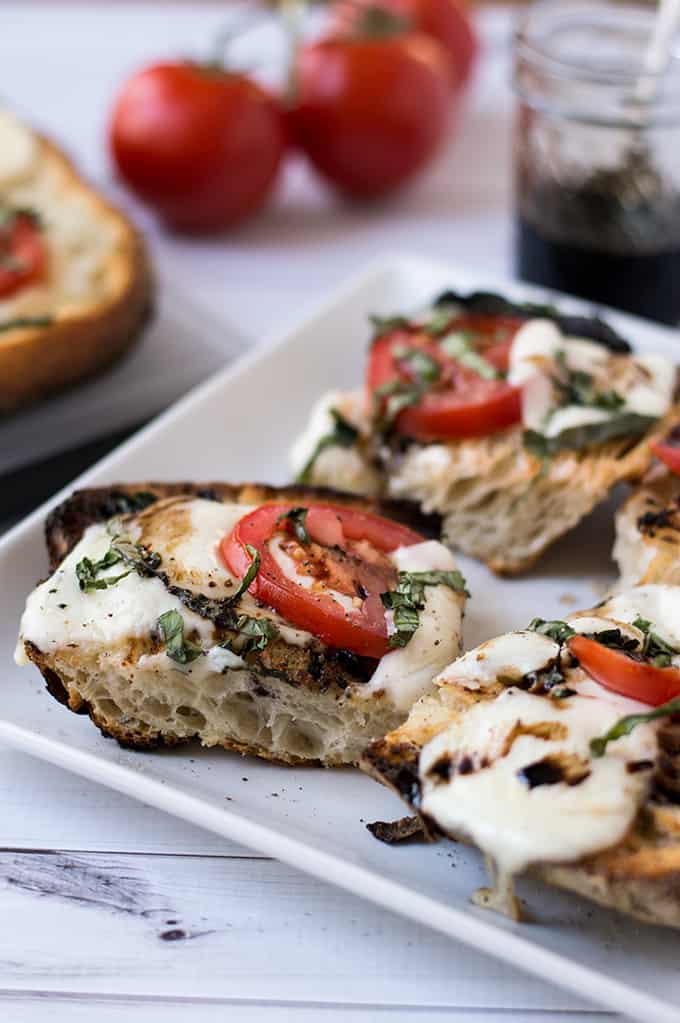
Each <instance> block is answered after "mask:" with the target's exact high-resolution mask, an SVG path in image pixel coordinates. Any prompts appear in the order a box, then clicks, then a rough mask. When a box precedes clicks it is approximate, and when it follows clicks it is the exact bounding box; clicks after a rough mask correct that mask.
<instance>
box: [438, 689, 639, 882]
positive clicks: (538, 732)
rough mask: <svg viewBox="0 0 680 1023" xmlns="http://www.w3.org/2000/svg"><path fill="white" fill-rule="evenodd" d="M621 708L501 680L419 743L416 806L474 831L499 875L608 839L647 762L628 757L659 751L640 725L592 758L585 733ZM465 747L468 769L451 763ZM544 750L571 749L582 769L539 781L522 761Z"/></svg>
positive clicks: (618, 829)
mask: <svg viewBox="0 0 680 1023" xmlns="http://www.w3.org/2000/svg"><path fill="white" fill-rule="evenodd" d="M619 716H620V715H619V711H618V709H617V708H616V707H614V706H613V705H611V704H608V703H606V702H604V701H600V700H595V699H590V698H586V697H580V696H572V697H570V698H569V699H568V700H566V701H552V700H550V698H547V697H541V696H535V695H532V694H530V693H526V692H523V691H522V690H520V689H516V688H510V689H507V690H505V691H504V692H503V693H502V694H501V695H500V696H499V697H498V698H496V699H495V700H493V701H484V702H482V703H478V704H476V705H475V706H474V707H472V708H471V709H470V710H469V711H467V712H466V713H465V714H464V715H462V716H461V717H460V719H459V720H457V721H455V722H454V723H453V724H452V725H451V726H450V727H449V728H447V729H446V730H445V731H444V732H441V733H440V734H439V735H437V736H436V737H435V738H434V739H432V740H431V741H430V742H429V743H428V744H427V745H426V746H425V747H424V748H423V750H422V753H421V756H420V765H419V773H420V780H421V785H422V810H423V812H424V813H425V814H426V815H427V816H428V817H431V818H432V819H433V820H434V821H436V823H437V824H438V825H439V826H440V827H441V828H442V829H443V830H444V831H445V832H447V833H448V834H451V835H454V836H455V835H462V836H465V837H467V838H469V839H471V840H472V841H473V842H474V843H475V844H476V845H477V846H479V848H481V849H482V850H483V851H484V852H485V853H486V854H487V855H488V856H489V857H491V858H492V860H493V861H494V862H495V864H496V867H497V869H498V872H499V875H500V876H501V877H506V878H507V877H508V876H509V875H513V874H516V873H519V872H520V871H522V870H524V869H526V868H527V867H528V866H529V865H530V864H532V863H538V862H558V863H559V862H572V861H574V860H577V859H579V858H581V857H582V856H587V855H590V854H592V853H595V852H598V851H599V850H602V849H606V848H609V847H611V846H613V845H615V844H616V843H618V842H619V841H621V839H622V838H623V837H624V835H625V834H626V832H627V831H628V829H629V828H630V826H631V824H632V821H633V819H634V817H635V814H636V813H637V810H638V808H639V807H640V805H641V804H642V802H643V801H644V799H645V798H646V795H647V789H648V777H649V773H650V772H649V771H641V772H633V773H631V772H629V771H628V770H627V765H628V764H629V763H631V762H634V761H640V760H648V759H653V758H654V756H655V755H656V739H655V731H654V728H653V727H652V726H650V725H641V726H638V728H636V729H635V731H634V732H633V733H632V734H631V735H630V736H628V737H626V738H625V739H620V740H618V741H617V742H615V743H611V744H610V745H609V746H608V747H607V752H606V753H605V755H604V756H603V757H600V758H597V759H591V757H590V749H589V743H590V740H591V739H592V738H595V737H597V736H600V735H602V734H603V733H604V732H606V731H607V730H608V729H609V728H610V727H611V726H612V725H613V724H614V723H615V722H616V721H617V720H618V718H619ZM462 757H466V758H468V761H467V765H466V770H465V771H458V770H457V769H456V764H460V763H461V758H462ZM546 757H551V758H553V760H554V762H555V763H557V764H560V763H564V762H565V758H569V761H567V762H571V763H572V765H574V764H575V765H576V767H577V768H578V770H579V771H580V772H581V774H583V775H585V776H584V777H582V778H581V780H579V781H578V782H576V783H574V784H568V782H567V781H556V782H554V783H550V784H549V783H546V782H543V783H540V782H538V781H537V779H538V778H539V777H540V775H539V774H538V773H534V775H533V776H532V773H531V771H528V772H527V768H531V767H532V765H536V764H538V763H539V762H541V761H544V760H545V758H546ZM534 771H535V772H539V771H540V769H539V768H534ZM447 772H448V778H447ZM586 772H587V773H586ZM532 777H533V778H534V781H535V784H534V786H533V787H531V785H530V783H529V781H528V779H529V778H532Z"/></svg>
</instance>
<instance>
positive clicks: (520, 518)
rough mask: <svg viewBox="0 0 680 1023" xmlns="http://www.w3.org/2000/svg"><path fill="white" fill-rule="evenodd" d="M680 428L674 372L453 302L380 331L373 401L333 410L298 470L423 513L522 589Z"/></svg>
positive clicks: (590, 322)
mask: <svg viewBox="0 0 680 1023" xmlns="http://www.w3.org/2000/svg"><path fill="white" fill-rule="evenodd" d="M390 346H391V349H390ZM395 353H396V354H395ZM452 394H455V400H456V401H457V403H458V405H457V407H456V404H455V402H454V403H453V405H452V404H451V402H449V406H448V407H447V406H446V402H447V401H449V399H450V397H451V395H452ZM480 395H481V397H480ZM513 400H514V405H513ZM461 406H465V407H466V409H467V412H466V413H465V415H461V414H460V408H461ZM480 409H481V410H482V411H480ZM679 416H680V406H678V404H677V386H676V370H675V366H674V365H673V363H672V361H671V360H669V359H667V358H665V357H663V356H659V355H650V354H644V355H640V356H635V355H633V354H631V352H630V346H629V345H628V343H627V342H626V341H625V340H624V339H623V338H621V337H620V336H619V335H618V334H616V333H615V332H614V331H613V330H612V329H611V328H609V327H608V326H607V325H606V324H604V323H603V322H602V321H601V320H598V319H587V318H583V317H572V316H562V315H560V314H559V313H558V312H557V311H556V310H554V309H552V308H546V307H537V306H532V305H517V304H516V303H511V302H508V301H506V300H505V299H503V298H501V297H500V296H496V295H487V294H481V293H475V294H472V295H468V296H461V295H457V294H454V293H452V292H446V293H445V294H444V295H442V296H440V298H439V299H438V300H437V301H436V302H435V303H434V305H433V306H432V307H431V308H429V309H427V310H426V311H425V312H423V313H421V314H419V315H418V316H415V317H411V318H407V319H404V318H403V317H392V318H388V319H384V320H381V321H379V322H378V324H377V326H376V336H375V338H374V341H373V346H372V349H371V354H370V356H369V366H368V371H367V385H366V389H365V391H356V392H353V393H338V392H332V393H330V394H328V395H325V396H323V397H321V398H320V399H319V401H318V403H317V405H316V407H315V408H314V410H313V411H312V414H311V416H310V421H309V426H308V429H307V430H306V431H305V433H304V434H303V436H301V437H300V438H299V440H298V441H297V443H296V445H295V446H294V449H293V452H292V464H293V468H294V470H295V472H296V474H297V475H298V478H300V479H304V480H305V481H307V482H312V483H317V484H320V485H324V484H328V483H330V482H331V481H332V482H333V484H334V485H335V486H340V487H342V488H343V489H348V490H351V491H353V492H356V493H365V494H371V495H380V494H382V495H389V496H390V497H394V498H400V499H409V500H413V501H416V502H417V503H418V504H419V505H420V506H421V508H423V510H424V511H427V512H435V513H437V514H439V515H441V516H442V519H443V535H444V539H445V541H446V542H447V543H448V544H449V545H450V546H451V547H453V548H455V549H458V550H460V551H462V552H463V553H465V554H468V555H471V556H473V557H475V558H478V559H480V560H481V561H484V562H486V563H487V564H488V565H489V567H490V568H491V569H493V571H495V572H498V573H500V574H510V575H512V574H516V573H520V572H523V571H526V570H527V569H528V568H530V567H531V565H532V564H533V563H534V562H535V561H536V560H537V559H538V558H539V557H540V556H541V554H542V553H543V552H544V551H545V550H546V548H547V547H549V546H550V544H552V543H553V542H554V541H555V540H557V539H558V538H559V537H560V536H562V535H563V534H564V533H566V532H567V531H568V530H569V529H571V528H572V527H574V526H576V525H577V523H578V522H580V521H581V519H583V518H584V516H586V515H587V514H588V513H589V512H590V511H591V510H592V509H593V508H594V507H595V506H596V505H597V504H599V503H600V502H601V501H602V500H603V499H604V498H605V497H606V496H607V494H608V493H609V491H610V490H611V489H612V487H614V486H615V484H617V483H619V482H621V481H624V480H630V481H636V480H639V479H640V478H641V476H642V475H643V474H644V473H645V471H646V470H647V468H648V466H649V464H650V461H651V457H652V456H651V453H650V450H649V442H650V440H652V439H654V438H656V437H658V436H660V435H661V434H662V433H664V432H665V431H666V430H667V429H668V428H669V427H670V426H671V425H672V424H674V423H675V422H676V421H677V420H678V417H679ZM447 431H449V432H450V431H454V432H455V431H457V432H458V434H459V435H456V436H445V434H446V433H447ZM470 433H471V434H473V435H467V434H470Z"/></svg>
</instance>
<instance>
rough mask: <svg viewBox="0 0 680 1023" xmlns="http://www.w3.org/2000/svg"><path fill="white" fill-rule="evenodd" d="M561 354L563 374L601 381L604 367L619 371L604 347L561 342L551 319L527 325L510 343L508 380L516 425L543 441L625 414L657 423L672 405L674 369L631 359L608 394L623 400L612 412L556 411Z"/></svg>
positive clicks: (667, 363)
mask: <svg viewBox="0 0 680 1023" xmlns="http://www.w3.org/2000/svg"><path fill="white" fill-rule="evenodd" d="M560 353H561V354H562V356H563V358H564V360H565V362H566V366H567V368H568V369H569V370H572V371H578V372H582V373H587V374H589V375H591V376H593V377H595V378H596V379H598V378H599V379H600V380H602V379H603V377H604V378H605V379H606V374H607V367H608V365H609V364H610V360H612V361H611V365H612V366H613V365H614V364H618V365H619V367H620V366H621V356H618V355H615V354H613V353H611V352H610V351H609V350H608V349H607V348H606V347H605V346H604V345H600V344H597V343H596V342H594V341H589V340H587V339H585V338H574V337H565V336H564V335H562V334H561V332H560V330H559V329H558V327H557V326H556V325H555V324H554V323H553V322H552V321H551V320H541V319H534V320H529V321H528V322H527V323H526V324H524V326H522V327H521V328H520V329H519V331H518V332H517V334H516V335H515V338H514V340H513V343H512V347H511V350H510V366H509V371H508V380H509V382H510V383H511V384H514V385H515V386H518V387H520V386H521V387H522V423H523V425H524V426H525V427H526V428H527V429H529V430H534V431H536V432H537V433H541V434H543V436H545V437H548V438H555V437H558V436H559V435H560V434H562V433H564V432H565V431H566V430H573V429H576V428H578V427H582V426H589V425H595V424H598V423H604V422H607V421H609V420H612V419H614V418H617V417H620V416H622V415H626V414H636V415H640V416H649V417H650V418H655V419H660V418H661V417H662V416H664V415H665V414H666V412H667V411H668V409H669V408H670V406H671V404H672V401H673V393H674V389H675V369H674V366H673V363H672V362H671V360H670V359H668V358H666V357H665V356H663V355H654V354H652V355H639V356H636V355H631V356H628V357H627V372H625V373H624V374H623V376H619V377H617V380H616V385H615V387H614V390H615V391H616V393H617V394H619V395H620V397H621V398H622V399H623V402H624V403H623V405H621V406H620V407H619V408H618V409H615V410H608V409H601V408H596V407H591V406H584V405H576V404H573V405H566V406H564V407H558V406H557V405H556V403H555V396H554V393H553V386H552V383H551V378H552V377H553V376H555V375H556V374H557V373H558V371H559V367H558V365H557V361H556V360H557V358H558V356H559V355H560ZM602 389H606V386H603V387H602Z"/></svg>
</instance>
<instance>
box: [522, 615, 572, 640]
mask: <svg viewBox="0 0 680 1023" xmlns="http://www.w3.org/2000/svg"><path fill="white" fill-rule="evenodd" d="M527 629H528V631H529V632H540V633H541V635H542V636H548V637H549V638H550V639H554V640H555V642H556V643H559V644H560V646H561V645H562V643H566V642H567V640H568V639H571V637H572V636H575V635H576V630H575V629H572V627H571V625H569V624H568V622H561V621H559V620H553V621H546V620H545V618H534V619H533V621H531V622H529V625H528V626H527Z"/></svg>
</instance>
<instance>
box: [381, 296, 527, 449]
mask: <svg viewBox="0 0 680 1023" xmlns="http://www.w3.org/2000/svg"><path fill="white" fill-rule="evenodd" d="M521 325H522V320H519V319H515V318H513V317H491V316H474V315H466V316H459V317H456V318H455V319H452V321H451V323H450V324H449V326H448V327H447V330H446V331H445V332H444V333H448V332H449V331H451V330H457V331H465V332H467V333H469V334H471V335H473V341H472V343H473V345H474V348H475V350H476V351H477V353H478V354H479V355H481V356H483V358H484V359H485V360H486V361H487V362H489V363H491V365H492V366H493V367H494V368H495V369H497V370H500V371H501V372H503V371H505V370H507V368H508V363H509V359H510V348H511V346H512V340H513V338H514V336H515V334H516V333H517V331H518V329H519V328H520V326H521ZM400 347H405V348H411V349H418V350H419V351H422V352H424V353H425V354H426V355H428V356H429V357H430V358H431V359H434V361H435V362H436V363H437V365H438V366H439V369H440V377H439V379H438V380H437V381H436V382H435V383H434V384H433V385H432V387H430V388H429V389H428V390H427V392H426V393H425V395H424V396H423V397H422V398H421V399H420V401H419V402H418V403H417V404H414V405H411V406H408V407H407V408H405V409H404V410H403V411H402V412H400V413H399V415H398V416H397V418H396V421H395V428H396V430H397V431H398V432H399V433H401V434H406V435H407V436H409V437H415V438H416V439H417V440H422V441H432V440H447V439H450V438H456V439H462V438H465V437H483V436H486V435H487V434H490V433H495V432H496V431H498V430H504V429H507V428H508V427H510V426H514V425H515V424H516V423H519V422H520V421H521V418H522V409H521V391H520V389H519V388H518V387H511V386H510V384H507V383H505V382H504V381H503V380H489V379H487V378H485V377H482V376H480V375H479V374H478V373H476V372H475V371H474V370H473V369H470V368H468V367H466V366H463V365H462V364H461V363H460V362H459V361H457V360H456V359H454V358H452V357H451V356H449V355H447V354H446V352H445V351H444V350H443V349H442V348H441V347H440V345H439V343H438V342H437V341H436V340H435V339H433V338H432V337H430V336H429V335H428V334H426V333H424V332H423V331H420V330H417V329H413V330H409V329H400V330H395V331H391V332H390V333H388V334H385V335H383V336H382V337H379V338H378V339H377V340H376V341H375V343H374V345H373V348H372V350H371V356H370V361H369V365H368V373H367V388H368V392H369V396H372V395H374V394H375V392H376V390H377V389H378V388H380V387H383V386H384V385H385V384H388V383H390V382H391V381H393V380H402V381H404V382H408V381H410V380H413V379H415V378H414V376H413V375H412V374H410V372H409V369H408V366H407V364H405V363H404V361H403V359H399V358H396V357H395V354H394V353H395V349H399V348H400Z"/></svg>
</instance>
